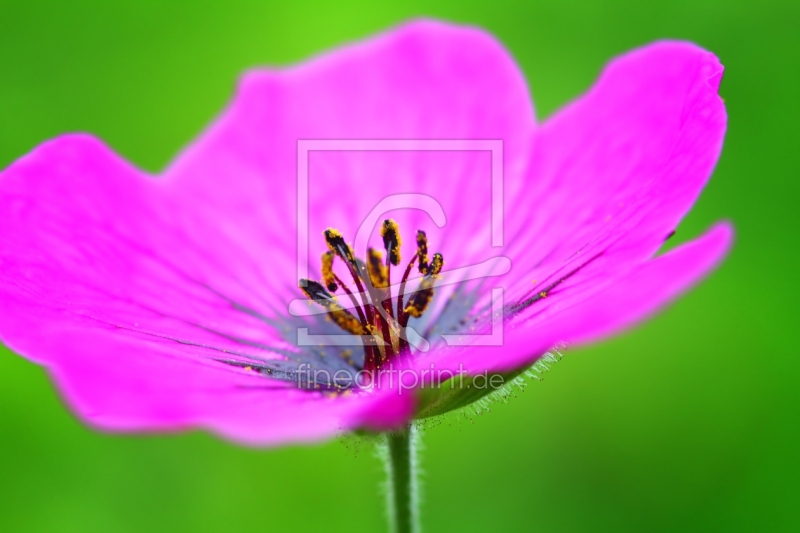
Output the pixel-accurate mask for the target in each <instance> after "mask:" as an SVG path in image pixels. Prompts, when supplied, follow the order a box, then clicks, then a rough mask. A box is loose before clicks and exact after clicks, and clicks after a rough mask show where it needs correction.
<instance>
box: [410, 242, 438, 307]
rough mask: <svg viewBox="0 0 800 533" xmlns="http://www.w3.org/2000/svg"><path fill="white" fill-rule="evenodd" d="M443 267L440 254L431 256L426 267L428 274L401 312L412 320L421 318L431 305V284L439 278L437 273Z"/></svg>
mask: <svg viewBox="0 0 800 533" xmlns="http://www.w3.org/2000/svg"><path fill="white" fill-rule="evenodd" d="M443 266H444V257H442V254H439V253H436V254H433V260H432V261H431V264H430V265H429V266H428V273H427V274H425V277H423V278H422V281H420V283H419V288H418V289H417V291H416V292H415V293H414V294H413V296H411V298H410V299H409V300H408V305H407V306H406V307H405V309H404V310H403V311H404V313H405V314H406V315H409V316H413V317H414V318H419V317H421V316H422V313H424V312H425V309H427V308H428V304H430V303H431V299H433V284H434V282H435V281H436V279H437V278H438V277H439V272H441V271H442V267H443Z"/></svg>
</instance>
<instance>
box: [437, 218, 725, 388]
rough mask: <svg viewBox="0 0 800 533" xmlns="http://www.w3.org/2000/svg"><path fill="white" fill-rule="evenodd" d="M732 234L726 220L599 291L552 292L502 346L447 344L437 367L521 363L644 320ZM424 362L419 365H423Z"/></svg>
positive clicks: (500, 367) (707, 264)
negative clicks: (572, 294) (572, 295)
mask: <svg viewBox="0 0 800 533" xmlns="http://www.w3.org/2000/svg"><path fill="white" fill-rule="evenodd" d="M732 238H733V230H732V228H731V226H730V225H729V224H725V223H723V224H719V225H717V226H715V227H714V228H712V229H711V230H710V231H708V232H707V233H706V234H705V235H703V236H702V237H700V238H698V239H696V240H694V241H691V242H689V243H687V244H684V245H682V246H680V247H678V248H676V249H674V250H672V251H670V252H669V253H667V254H664V255H663V256H659V257H657V258H655V259H652V260H650V261H647V262H645V263H643V264H641V265H639V266H637V267H636V268H634V269H633V270H631V271H630V272H629V273H628V274H627V275H625V276H622V277H620V278H618V279H616V280H614V282H613V283H611V284H610V285H606V288H605V289H604V290H601V291H597V292H593V293H591V294H589V295H581V296H578V297H576V298H573V299H561V298H556V297H553V298H552V301H553V303H552V304H551V305H550V306H549V307H547V308H546V311H544V312H542V313H541V314H539V315H534V317H533V318H532V319H529V320H527V321H526V322H524V323H523V324H521V325H518V326H517V327H514V328H507V330H506V332H505V338H504V343H503V346H499V347H493V346H469V347H467V348H447V349H444V350H442V352H441V353H439V354H437V367H439V368H458V367H459V365H463V368H464V370H466V371H468V372H470V373H473V374H478V373H481V372H484V371H489V372H505V371H511V370H517V369H519V368H523V367H525V366H527V365H529V364H531V363H532V362H533V361H535V360H536V359H537V358H538V357H540V356H541V355H542V354H544V353H545V352H547V351H548V350H550V349H551V348H553V347H556V346H559V345H562V344H565V345H567V346H570V345H575V344H581V343H586V342H590V341H594V340H599V339H601V338H603V337H606V336H608V335H613V334H615V333H618V332H620V331H621V330H623V329H625V328H628V327H630V326H632V325H634V324H635V323H636V322H639V321H641V320H644V319H645V318H646V317H647V316H649V315H650V314H652V313H653V312H655V311H656V310H658V309H659V308H660V307H662V306H664V305H665V304H667V303H669V302H670V301H672V300H674V299H675V298H676V297H677V296H679V295H680V294H681V293H683V292H684V291H686V290H688V289H689V288H690V287H691V286H692V285H694V284H696V283H697V282H698V281H700V280H701V279H702V278H703V277H704V276H706V275H707V274H708V273H709V272H711V271H712V270H713V269H714V268H715V267H716V266H717V265H718V264H719V262H720V261H721V260H722V259H723V258H724V257H725V255H726V253H727V252H728V249H729V248H730V244H731V241H732ZM423 366H424V365H423Z"/></svg>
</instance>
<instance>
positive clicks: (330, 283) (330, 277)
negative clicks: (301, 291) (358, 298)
mask: <svg viewBox="0 0 800 533" xmlns="http://www.w3.org/2000/svg"><path fill="white" fill-rule="evenodd" d="M334 257H336V256H335V255H334V253H333V252H331V251H328V252H325V253H324V254H322V281H323V282H324V283H325V286H326V287H328V290H329V291H331V292H336V289H338V287H337V286H336V279H335V278H336V276H335V275H334V273H333V258H334Z"/></svg>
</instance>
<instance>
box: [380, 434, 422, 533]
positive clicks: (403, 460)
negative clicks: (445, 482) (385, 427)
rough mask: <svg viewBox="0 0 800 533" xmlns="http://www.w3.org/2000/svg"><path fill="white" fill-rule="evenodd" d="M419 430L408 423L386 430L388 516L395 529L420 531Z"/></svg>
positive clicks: (405, 532) (399, 532) (396, 532)
mask: <svg viewBox="0 0 800 533" xmlns="http://www.w3.org/2000/svg"><path fill="white" fill-rule="evenodd" d="M416 431H417V430H415V429H414V428H413V427H408V428H406V429H405V430H403V431H402V432H397V433H387V434H386V462H387V468H386V470H387V473H388V475H389V487H388V488H389V520H390V525H391V528H392V531H393V532H394V533H419V509H418V507H419V501H418V494H417V461H416V456H415V454H416V449H415V448H416V441H417V439H418V437H419V436H418V435H417V434H416Z"/></svg>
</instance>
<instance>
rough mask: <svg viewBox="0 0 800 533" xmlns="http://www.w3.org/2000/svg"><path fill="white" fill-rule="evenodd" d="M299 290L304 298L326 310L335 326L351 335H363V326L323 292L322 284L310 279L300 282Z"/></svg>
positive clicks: (325, 291) (326, 292) (330, 296)
mask: <svg viewBox="0 0 800 533" xmlns="http://www.w3.org/2000/svg"><path fill="white" fill-rule="evenodd" d="M300 290H302V291H303V292H304V293H305V295H306V296H308V297H309V298H310V299H312V300H314V301H315V302H316V303H318V304H320V305H321V306H322V307H324V308H325V309H327V310H328V315H329V316H330V317H331V319H332V320H333V321H334V322H335V323H336V325H337V326H339V327H340V328H342V329H343V330H345V331H346V332H348V333H350V334H352V335H364V334H365V331H364V326H363V325H362V324H361V321H360V320H359V319H358V318H356V316H355V315H353V314H352V313H351V312H350V311H348V310H347V309H345V308H344V307H342V306H341V305H339V302H337V301H336V299H335V298H334V297H333V296H332V295H331V293H329V292H328V291H327V290H325V287H323V286H322V284H320V283H317V282H316V281H313V280H310V279H301V280H300Z"/></svg>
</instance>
